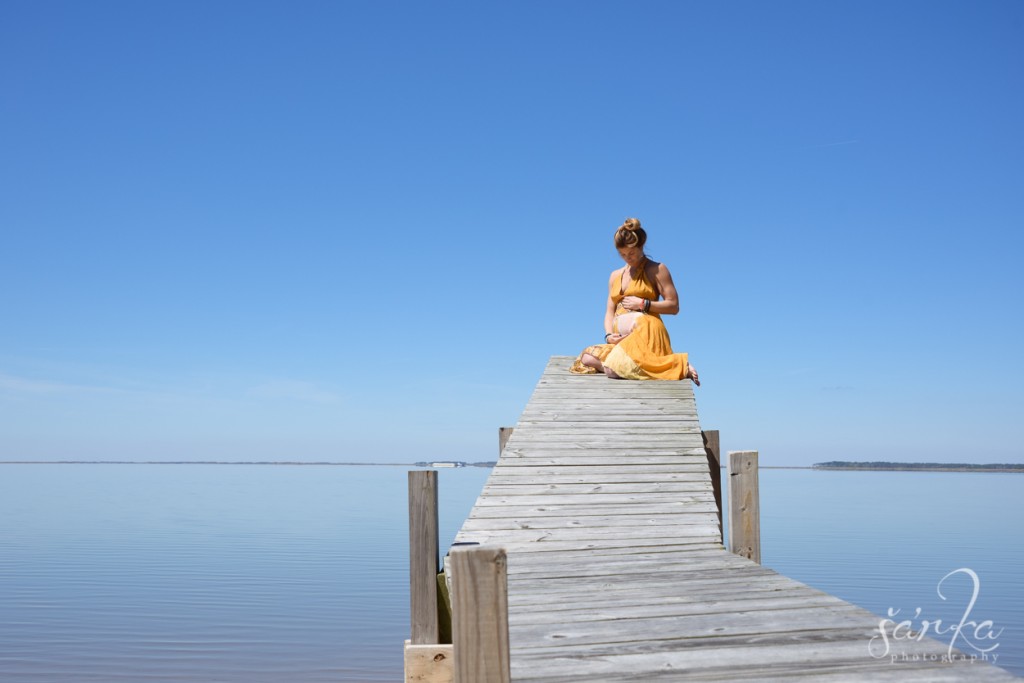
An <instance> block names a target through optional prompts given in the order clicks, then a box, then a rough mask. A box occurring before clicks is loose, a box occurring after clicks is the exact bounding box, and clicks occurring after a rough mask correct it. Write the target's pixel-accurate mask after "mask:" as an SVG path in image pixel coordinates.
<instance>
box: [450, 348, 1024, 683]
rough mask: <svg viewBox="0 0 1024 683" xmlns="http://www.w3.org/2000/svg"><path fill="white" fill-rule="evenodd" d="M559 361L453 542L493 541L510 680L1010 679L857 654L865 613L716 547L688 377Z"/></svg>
mask: <svg viewBox="0 0 1024 683" xmlns="http://www.w3.org/2000/svg"><path fill="white" fill-rule="evenodd" d="M571 360H572V359H570V358H568V357H553V358H552V359H551V361H550V363H549V364H548V367H547V369H546V370H545V372H544V375H543V376H542V377H541V379H540V382H539V383H538V384H537V388H536V390H535V391H534V394H533V397H532V398H531V400H530V402H529V404H528V405H527V406H526V410H525V411H523V415H522V417H521V419H520V421H519V423H518V424H517V425H516V427H515V431H514V432H513V433H512V435H511V437H510V438H509V440H508V443H507V444H506V445H505V448H504V450H503V452H502V455H501V458H500V459H499V461H498V465H497V466H496V467H495V468H494V470H493V472H492V474H491V476H490V478H489V479H488V481H487V483H486V485H485V486H484V489H483V492H482V493H481V495H480V498H479V500H478V501H477V504H476V506H475V508H474V509H473V511H472V512H471V514H470V516H469V519H467V520H466V522H465V525H464V526H463V527H462V530H461V531H460V533H459V534H458V539H457V540H459V541H476V542H480V543H493V544H500V545H502V546H504V547H505V548H506V550H507V553H508V556H507V562H508V610H509V637H510V643H511V667H512V680H513V681H517V682H526V681H529V682H531V683H542V682H543V683H556V682H558V683H569V682H576V681H578V682H581V683H582V682H584V681H586V682H588V683H594V682H598V681H683V680H685V681H749V680H797V681H806V680H814V681H836V682H839V681H858V682H859V681H1009V680H1019V679H1017V678H1016V677H1014V676H1012V675H1011V674H1009V673H1007V672H1005V671H1003V670H1002V669H998V668H995V667H992V666H989V665H984V664H980V663H975V664H970V663H966V662H963V663H954V664H952V665H950V664H946V663H943V662H942V661H941V658H942V655H944V654H946V653H947V649H948V643H940V642H938V641H934V640H924V641H922V642H914V641H911V642H910V644H909V645H908V643H907V641H905V640H904V641H900V643H899V645H898V646H897V644H896V643H894V642H892V641H890V644H889V647H890V656H887V657H883V658H878V659H876V658H874V657H872V656H871V654H870V653H869V651H868V645H869V642H870V641H871V638H872V637H873V636H875V635H877V634H878V625H879V622H880V617H878V616H876V615H874V614H872V613H870V612H868V611H866V610H863V609H860V608H858V607H855V606H853V605H851V604H849V603H846V602H844V601H842V600H840V599H839V598H836V597H834V596H831V595H828V594H826V593H822V592H821V591H818V590H815V589H813V588H810V587H808V586H805V585H803V584H801V583H798V582H796V581H793V580H792V579H789V578H787V577H785V576H781V575H779V574H778V573H776V572H774V571H772V570H770V569H768V568H766V567H762V566H760V565H758V564H756V563H754V562H751V561H750V560H747V559H745V558H742V557H740V556H738V555H734V554H732V553H730V552H727V551H726V550H725V549H724V548H723V547H722V544H721V537H720V535H719V527H718V513H717V508H716V506H715V500H714V494H713V490H712V485H711V479H710V475H709V471H708V459H707V454H706V452H705V450H704V443H703V440H702V438H701V430H700V425H699V423H698V420H697V407H696V403H695V401H694V397H693V389H692V385H691V383H690V381H689V380H684V381H681V382H667V381H649V382H629V381H616V380H609V379H607V378H605V377H604V376H574V375H570V374H569V373H568V367H569V363H570V362H571ZM876 644H877V641H876ZM953 652H954V654H956V652H957V651H956V650H954V651H953ZM876 653H877V649H876ZM902 654H909V655H910V656H911V657H913V656H914V655H917V656H918V657H919V661H916V662H915V661H901V660H899V659H898V658H897V660H896V661H892V657H891V656H892V655H897V656H899V655H902ZM920 657H925V658H926V659H925V661H920ZM930 657H934V658H935V659H934V661H932V660H930V659H928V658H930Z"/></svg>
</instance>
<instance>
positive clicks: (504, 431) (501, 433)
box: [498, 427, 514, 456]
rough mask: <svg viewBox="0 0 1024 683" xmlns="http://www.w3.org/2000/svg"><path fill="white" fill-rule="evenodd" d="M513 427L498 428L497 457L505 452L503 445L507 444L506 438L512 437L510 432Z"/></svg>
mask: <svg viewBox="0 0 1024 683" xmlns="http://www.w3.org/2000/svg"><path fill="white" fill-rule="evenodd" d="M513 429H514V427H498V455H499V456H500V455H501V452H502V451H503V450H505V444H506V443H508V437H510V436H512V430H513Z"/></svg>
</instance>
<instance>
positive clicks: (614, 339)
mask: <svg viewBox="0 0 1024 683" xmlns="http://www.w3.org/2000/svg"><path fill="white" fill-rule="evenodd" d="M625 338H626V335H624V334H610V335H608V337H607V339H608V341H606V342H605V343H606V344H618V343H619V342H620V341H622V340H623V339H625Z"/></svg>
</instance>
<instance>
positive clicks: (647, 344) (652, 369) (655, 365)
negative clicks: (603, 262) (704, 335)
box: [569, 266, 689, 379]
mask: <svg viewBox="0 0 1024 683" xmlns="http://www.w3.org/2000/svg"><path fill="white" fill-rule="evenodd" d="M645 270H646V269H645V267H643V266H641V267H640V268H639V273H638V275H639V276H638V277H637V278H634V279H633V281H632V282H630V283H629V285H628V286H627V287H626V291H624V292H623V291H620V290H621V289H622V285H621V284H620V280H619V279H618V278H615V279H612V280H611V281H610V282H609V292H608V296H610V297H611V298H612V301H613V302H614V303H615V321H616V322H615V323H613V328H612V329H613V331H614V332H618V330H617V329H616V327H617V321H618V316H620V315H622V314H625V313H629V311H627V310H626V309H625V308H623V307H622V300H623V299H624V298H625V297H627V296H636V297H640V298H641V299H650V300H651V301H657V300H658V293H657V292H656V291H655V289H654V285H652V284H651V283H650V282H648V280H647V274H646V272H645ZM583 353H589V354H590V355H592V356H594V357H596V358H597V359H599V360H600V361H601V362H602V363H603V364H605V365H607V366H608V367H610V368H611V369H612V370H613V371H614V372H615V374H616V375H618V376H619V377H622V378H623V379H683V378H684V377H686V375H687V374H688V370H689V363H688V357H687V354H685V353H673V352H672V344H671V342H670V341H669V338H668V330H666V329H665V323H663V322H662V321H661V316H660V315H658V314H657V313H646V314H644V315H641V316H640V317H639V319H638V320H637V321H636V325H635V326H634V327H633V331H632V332H630V333H629V334H627V335H626V338H625V339H623V340H622V341H620V342H619V343H618V344H595V345H593V346H589V347H587V348H586V349H584V350H583ZM583 353H581V354H580V355H579V356H578V357H577V358H576V361H575V362H574V363H573V364H572V368H570V369H569V372H572V373H575V374H577V375H591V374H596V373H597V370H595V369H594V368H590V367H587V366H586V365H583V361H582V358H583Z"/></svg>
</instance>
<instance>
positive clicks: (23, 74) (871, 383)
mask: <svg viewBox="0 0 1024 683" xmlns="http://www.w3.org/2000/svg"><path fill="white" fill-rule="evenodd" d="M1022 32H1024V5H1021V4H1020V3H1017V2H983V3H966V2H956V3H954V2H899V3H888V2H828V3H820V2H775V3H763V2H749V3H748V2H731V3H692V2H638V3H609V2H553V3H552V2H543V3H542V2H535V3H531V2H517V3H505V4H497V3H469V2H458V3H451V2H442V3H411V2H409V3H402V2H380V3H347V2H299V3H284V2H244V3H243V2H226V1H225V2H217V3H198V2H195V3H190V2H174V3H170V2H151V3H134V2H97V3H73V2H41V3H40V2H11V1H7V2H4V3H3V4H2V5H0V150H2V153H0V186H2V187H3V191H2V192H0V235H2V241H0V321H2V322H0V330H2V334H0V459H6V460H36V459H41V460H48V459H137V460H150V459H153V460H167V459H173V460H191V459H226V460H264V459H274V460H310V459H312V460H361V461H381V462H411V461H416V460H423V459H437V458H457V459H466V460H486V459H492V458H493V457H494V456H495V454H496V453H495V452H496V448H497V446H496V441H497V435H496V432H497V428H498V427H499V426H502V425H511V424H514V423H515V421H516V419H517V417H518V415H519V412H520V411H521V410H522V408H523V406H524V405H525V403H526V401H527V399H528V397H529V395H530V393H531V391H532V389H533V386H534V384H535V383H536V380H537V378H538V376H539V375H540V373H541V371H542V369H543V367H544V364H545V362H546V360H547V358H548V357H549V356H550V355H553V354H565V355H568V354H575V353H576V352H578V351H579V350H580V349H581V348H583V347H584V346H586V345H588V344H590V343H594V342H596V341H599V340H600V339H601V335H602V332H603V330H602V322H601V319H602V315H603V307H604V296H605V293H606V292H605V285H606V282H607V276H608V273H609V272H610V271H611V270H612V269H614V268H616V267H618V266H619V265H620V261H618V260H617V255H616V253H615V251H614V249H613V246H612V243H611V236H612V233H613V231H614V229H615V227H616V226H618V224H619V223H620V222H621V221H622V219H623V218H625V217H627V216H637V217H639V218H640V219H641V220H642V221H643V223H644V225H645V227H646V228H648V231H649V234H650V238H649V243H648V244H649V249H648V251H649V253H650V254H651V255H652V256H653V257H654V258H655V259H658V260H661V261H663V262H665V263H666V264H667V265H668V266H669V267H670V269H671V271H672V273H673V275H674V277H675V280H676V284H677V286H678V287H679V290H680V293H681V297H682V299H681V305H682V308H681V311H680V314H679V315H678V316H676V317H674V318H670V319H668V321H667V324H668V328H669V332H670V333H671V335H672V339H673V344H674V346H675V347H676V349H677V350H680V351H688V352H689V353H690V354H691V360H692V362H693V363H694V365H695V366H696V367H697V368H698V369H699V370H700V372H701V377H702V379H703V380H704V382H703V386H702V387H701V388H700V389H698V390H697V396H698V406H699V409H700V415H701V420H702V424H703V425H704V427H705V428H718V429H719V430H721V433H722V447H723V450H739V449H756V450H759V451H760V453H761V463H762V464H763V465H806V464H810V463H814V462H820V461H824V460H832V459H861V460H864V459H868V460H876V459H885V460H905V461H921V460H925V461H947V462H950V461H967V462H1024V447H1022V444H1024V426H1022V424H1024V421H1022V420H1021V419H1020V417H1019V416H1020V415H1021V414H1022V413H1024V395H1022V390H1021V387H1022V385H1024V364H1022V360H1021V353H1020V351H1021V347H1022V344H1021V337H1022V315H1021V293H1022V290H1024V287H1022V285H1024V276H1022V274H1021V272H1022V269H1021V267H1020V260H1021V255H1022V237H1021V229H1022V227H1024V192H1022V190H1024V144H1022V143H1024V134H1022V126H1021V121H1024V87H1022V85H1024V82H1022V81H1024V79H1022V77H1024V41H1022V40H1021V39H1020V36H1021V35H1022Z"/></svg>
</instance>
